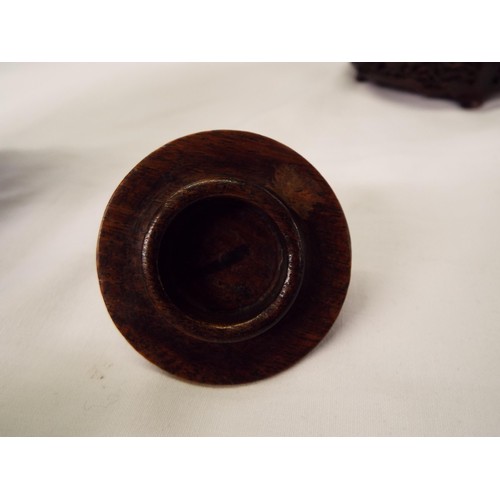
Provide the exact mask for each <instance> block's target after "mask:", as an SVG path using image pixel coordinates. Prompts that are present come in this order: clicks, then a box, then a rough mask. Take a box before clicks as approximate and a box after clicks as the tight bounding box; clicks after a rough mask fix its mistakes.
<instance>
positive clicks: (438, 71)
mask: <svg viewBox="0 0 500 500" xmlns="http://www.w3.org/2000/svg"><path fill="white" fill-rule="evenodd" d="M353 65H354V67H355V68H356V70H357V79H358V81H366V80H369V81H372V82H374V83H376V84H378V85H381V86H385V87H391V88H394V89H398V90H405V91H409V92H415V93H417V94H421V95H425V96H428V97H440V98H445V99H452V100H454V101H457V102H458V103H459V104H460V105H461V106H462V107H464V108H477V107H479V106H481V105H482V104H483V102H484V101H485V100H486V99H487V98H488V97H490V96H492V95H494V94H496V93H498V92H500V63H446V62H442V63H420V62H415V63H408V62H391V63H387V62H385V63H380V62H379V63H377V62H374V63H371V62H370V63H366V62H364V63H353Z"/></svg>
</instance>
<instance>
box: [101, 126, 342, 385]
mask: <svg viewBox="0 0 500 500" xmlns="http://www.w3.org/2000/svg"><path fill="white" fill-rule="evenodd" d="M97 266H98V275H99V282H100V286H101V291H102V294H103V297H104V300H105V303H106V306H107V308H108V311H109V313H110V315H111V317H112V319H113V321H114V322H115V324H116V326H117V327H118V328H119V330H120V331H121V333H122V334H123V335H124V337H125V338H126V339H127V340H128V341H129V342H130V344H131V345H132V346H133V347H134V348H135V349H136V350H137V351H138V352H140V353H141V354H142V355H144V356H145V357H146V358H147V359H149V360H150V361H151V362H153V363H155V364H156V365H157V366H159V367H161V368H163V369H165V370H166V371H168V372H170V373H171V374H173V375H175V376H178V377H181V378H183V379H187V380H191V381H195V382H200V383H205V384H236V383H246V382H252V381H255V380H258V379H262V378H265V377H268V376H271V375H274V374H276V373H278V372H280V371H282V370H284V369H286V368H288V367H289V366H291V365H293V364H294V363H295V362H297V361H298V360H299V359H301V358H302V357H303V356H305V355H306V354H307V353H308V352H309V351H310V350H311V349H312V348H314V347H315V346H316V345H317V344H318V343H319V342H320V340H321V339H322V338H323V337H324V336H325V335H326V333H327V332H328V330H329V329H330V327H331V325H332V324H333V322H334V321H335V319H336V317H337V316H338V314H339V312H340V309H341V307H342V304H343V301H344V298H345V295H346V293H347V288H348V285H349V279H350V267H351V248H350V239H349V231H348V227H347V223H346V219H345V217H344V214H343V212H342V209H341V206H340V204H339V202H338V200H337V198H336V197H335V195H334V193H333V191H332V190H331V188H330V187H329V185H328V184H327V182H326V181H325V180H324V179H323V178H322V177H321V175H320V174H319V173H318V172H317V171H316V170H315V169H314V167H312V165H310V164H309V163H308V162H307V161H306V160H305V159H304V158H302V157H301V156H300V155H298V154H297V153H295V152H294V151H292V150H291V149H289V148H288V147H286V146H284V145H282V144H280V143H278V142H276V141H274V140H272V139H269V138H266V137H263V136H260V135H257V134H252V133H248V132H237V131H212V132H203V133H198V134H193V135H190V136H186V137H183V138H180V139H178V140H175V141H173V142H171V143H169V144H167V145H165V146H163V147H162V148H160V149H158V150H156V151H154V152H153V153H151V154H150V155H149V156H148V157H146V158H145V159H144V160H143V161H141V162H140V163H139V164H138V165H137V166H136V167H135V168H134V169H133V170H132V171H131V172H130V174H129V175H128V176H127V177H126V178H125V179H124V180H123V181H122V183H121V184H120V185H119V186H118V188H117V189H116V191H115V193H114V194H113V196H112V198H111V200H110V202H109V204H108V207H107V209H106V212H105V214H104V218H103V221H102V225H101V231H100V235H99V242H98V251H97Z"/></svg>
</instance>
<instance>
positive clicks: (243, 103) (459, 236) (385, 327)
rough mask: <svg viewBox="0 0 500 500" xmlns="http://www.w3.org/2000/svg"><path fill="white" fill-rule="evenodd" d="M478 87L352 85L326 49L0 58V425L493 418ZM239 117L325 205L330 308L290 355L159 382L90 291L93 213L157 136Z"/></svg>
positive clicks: (486, 187) (43, 427) (498, 214)
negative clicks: (235, 378) (298, 357)
mask: <svg viewBox="0 0 500 500" xmlns="http://www.w3.org/2000/svg"><path fill="white" fill-rule="evenodd" d="M499 104H500V100H499V99H497V100H491V101H489V102H488V103H487V104H486V105H485V106H484V107H483V108H482V109H479V110H476V111H464V110H462V109H461V108H459V107H458V106H457V105H455V104H453V103H449V102H447V101H435V100H428V99H424V98H420V97H418V96H412V95H406V94H402V93H397V92H393V91H390V90H383V89H378V88H376V87H373V86H371V85H368V84H358V83H356V82H355V81H354V79H353V70H352V68H351V67H350V65H348V64H129V65H126V64H71V65H70V64H22V65H11V64H7V65H2V66H0V245H1V246H0V248H1V251H0V314H1V319H0V434H1V435H172V436H173V435H182V436H190V435H195V436H198V435H216V436H223V435H232V436H237V435H238V436H239V435H250V436H259V435H263V436H267V435H287V436H291V435H314V436H325V435H402V436H407V435H498V434H499V433H500V106H499ZM221 128H224V129H238V130H248V131H252V132H257V133H260V134H263V135H267V136H269V137H272V138H274V139H276V140H278V141H280V142H283V143H285V144H287V145H288V146H290V147H291V148H292V149H294V150H296V151H297V152H298V153H300V154H301V155H303V156H304V157H305V158H307V159H308V160H309V161H310V162H311V163H312V164H313V165H314V166H315V167H316V168H317V169H318V170H319V171H320V172H321V173H322V174H323V176H324V177H325V178H326V179H327V180H328V182H329V183H330V184H331V186H332V187H333V189H334V191H335V193H336V194H337V196H338V198H339V200H340V202H341V203H342V205H343V208H344V210H345V214H346V217H347V220H348V223H349V226H350V230H351V237H352V246H353V272H352V280H351V286H350V290H349V293H348V296H347V300H346V303H345V305H344V308H343V311H342V313H341V315H340V317H339V319H338V321H337V322H336V324H335V326H334V327H333V329H332V330H331V332H330V333H329V334H328V336H327V337H326V338H325V340H324V341H323V342H322V343H321V344H320V345H319V346H318V347H317V348H316V349H315V350H314V351H313V352H311V353H310V355H308V356H307V357H306V358H304V359H303V360H302V361H301V362H300V363H299V364H297V365H296V366H294V367H293V368H291V369H289V370H288V371H286V372H283V373H281V374H280V375H278V376H275V377H273V378H271V379H268V380H264V381H261V382H257V383H254V384H250V385H246V386H236V387H220V388H216V387H204V386H199V385H194V384H190V383H185V382H181V381H179V380H177V379H174V378H173V377H170V376H169V375H168V374H167V373H164V372H162V371H161V370H159V369H157V368H156V367H155V366H154V365H152V364H150V363H149V362H148V361H146V360H145V359H143V358H142V357H141V356H140V355H139V354H137V353H136V352H135V351H134V350H133V349H132V347H130V346H129V344H128V343H127V342H126V341H125V340H124V338H123V337H122V336H121V334H120V333H119V332H118V330H117V329H116V328H115V327H114V325H113V323H112V321H111V319H110V318H109V316H108V314H107V311H106V308H105V306H104V303H103V301H102V298H101V295H100V292H99V287H98V282H97V276H96V270H95V246H96V240H97V232H98V229H99V224H100V219H101V216H102V214H103V211H104V208H105V206H106V203H107V201H108V199H109V197H110V196H111V194H112V192H113V190H114V189H115V187H116V186H117V185H118V183H119V182H120V181H121V179H122V178H123V177H124V176H125V175H126V174H127V173H128V171H129V170H130V169H131V168H132V167H133V166H134V165H135V164H136V163H137V162H138V161H139V160H141V159H142V158H143V157H144V156H146V155H147V154H149V153H150V152H151V151H153V150H154V149H156V148H157V147H159V146H161V145H163V144H165V143H166V142H169V141H171V140H173V139H176V138H178V137H180V136H183V135H186V134H189V133H193V132H198V131H202V130H210V129H221Z"/></svg>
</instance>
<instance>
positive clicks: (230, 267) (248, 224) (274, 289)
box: [157, 196, 288, 325]
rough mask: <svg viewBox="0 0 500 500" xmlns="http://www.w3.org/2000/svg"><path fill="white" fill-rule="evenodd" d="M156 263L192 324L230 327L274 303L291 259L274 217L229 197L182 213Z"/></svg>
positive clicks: (204, 202) (165, 284) (168, 290)
mask: <svg viewBox="0 0 500 500" xmlns="http://www.w3.org/2000/svg"><path fill="white" fill-rule="evenodd" d="M157 264H158V272H159V278H160V282H161V284H162V286H163V289H164V291H165V293H166V294H167V296H168V298H169V300H170V301H172V302H173V303H174V304H176V306H177V307H178V308H180V309H181V310H183V311H184V312H185V313H186V314H188V315H189V316H191V317H192V318H194V319H197V320H201V321H205V322H209V323H217V324H227V325H229V324H235V323H240V322H243V321H247V320H249V319H251V318H253V317H255V316H257V315H258V314H259V313H261V312H262V311H263V310H265V309H266V308H267V307H268V306H269V305H270V304H271V303H272V302H273V301H274V300H275V299H276V297H277V296H278V294H279V293H280V291H281V289H282V288H283V284H284V281H285V277H286V274H287V266H288V258H287V253H286V249H285V245H284V241H283V238H282V236H280V232H279V230H278V228H277V227H276V225H275V224H274V222H273V221H272V220H271V219H270V217H269V216H268V215H267V214H266V213H265V212H264V211H263V210H261V209H259V208H258V207H257V206H255V205H253V204H252V203H249V202H247V201H244V200H241V199H239V198H234V197H228V196H226V197H212V198H206V199H204V200H200V201H197V202H195V203H193V204H191V205H189V206H188V207H187V208H185V209H184V210H182V211H181V212H180V213H179V214H178V215H177V216H176V217H175V218H174V219H173V220H172V221H171V222H170V224H169V225H168V227H167V228H166V230H165V233H164V235H163V237H162V239H161V243H160V249H159V254H158V262H157Z"/></svg>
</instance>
